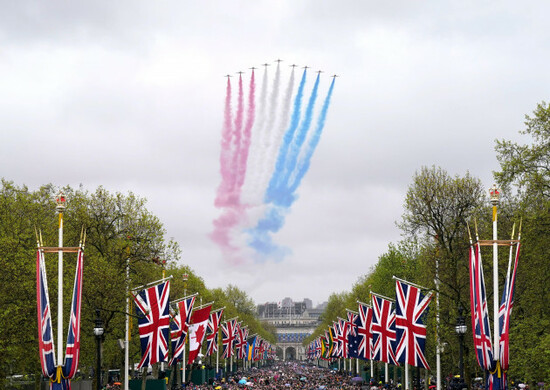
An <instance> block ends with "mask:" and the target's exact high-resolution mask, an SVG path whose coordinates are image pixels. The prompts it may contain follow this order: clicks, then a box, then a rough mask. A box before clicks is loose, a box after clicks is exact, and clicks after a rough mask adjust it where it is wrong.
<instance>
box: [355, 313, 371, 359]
mask: <svg viewBox="0 0 550 390" xmlns="http://www.w3.org/2000/svg"><path fill="white" fill-rule="evenodd" d="M371 325H372V307H370V306H368V305H365V304H363V303H360V304H359V323H358V325H357V335H358V336H359V337H360V340H359V347H358V348H357V355H358V356H357V357H358V358H359V359H363V360H369V359H371V354H372V332H371Z"/></svg>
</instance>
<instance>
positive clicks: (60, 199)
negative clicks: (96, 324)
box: [56, 191, 66, 380]
mask: <svg viewBox="0 0 550 390" xmlns="http://www.w3.org/2000/svg"><path fill="white" fill-rule="evenodd" d="M65 201H66V199H65V194H63V191H59V194H58V195H57V198H56V203H57V207H56V211H57V213H58V214H59V231H58V233H59V234H58V235H59V251H58V260H57V366H58V370H59V369H60V368H61V366H63V211H64V210H65ZM58 379H59V380H61V378H58Z"/></svg>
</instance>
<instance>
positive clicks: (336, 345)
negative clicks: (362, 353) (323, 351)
mask: <svg viewBox="0 0 550 390" xmlns="http://www.w3.org/2000/svg"><path fill="white" fill-rule="evenodd" d="M329 331H330V332H331V336H332V343H333V345H332V354H331V356H332V357H336V358H338V357H340V356H341V351H342V346H341V344H342V343H341V338H340V324H339V323H338V321H334V322H333V323H332V326H331V327H330V328H329Z"/></svg>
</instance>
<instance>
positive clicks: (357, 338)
mask: <svg viewBox="0 0 550 390" xmlns="http://www.w3.org/2000/svg"><path fill="white" fill-rule="evenodd" d="M360 327H361V316H360V315H359V314H355V318H354V322H353V331H354V332H353V333H352V332H350V334H349V342H348V348H349V357H350V358H356V359H360V358H361V355H360V354H359V347H360V345H361V341H362V340H363V336H362V335H361V333H359V331H360ZM369 331H370V329H369Z"/></svg>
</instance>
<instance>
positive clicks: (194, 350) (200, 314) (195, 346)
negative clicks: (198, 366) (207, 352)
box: [187, 305, 212, 365]
mask: <svg viewBox="0 0 550 390" xmlns="http://www.w3.org/2000/svg"><path fill="white" fill-rule="evenodd" d="M211 309H212V305H208V306H205V307H203V308H201V309H198V310H194V311H193V314H191V322H190V324H189V358H188V359H187V364H189V365H191V364H193V361H194V360H195V358H196V357H197V355H198V354H199V352H200V350H201V345H202V342H203V340H204V336H205V335H206V328H207V327H208V320H209V318H210V310H211Z"/></svg>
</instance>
